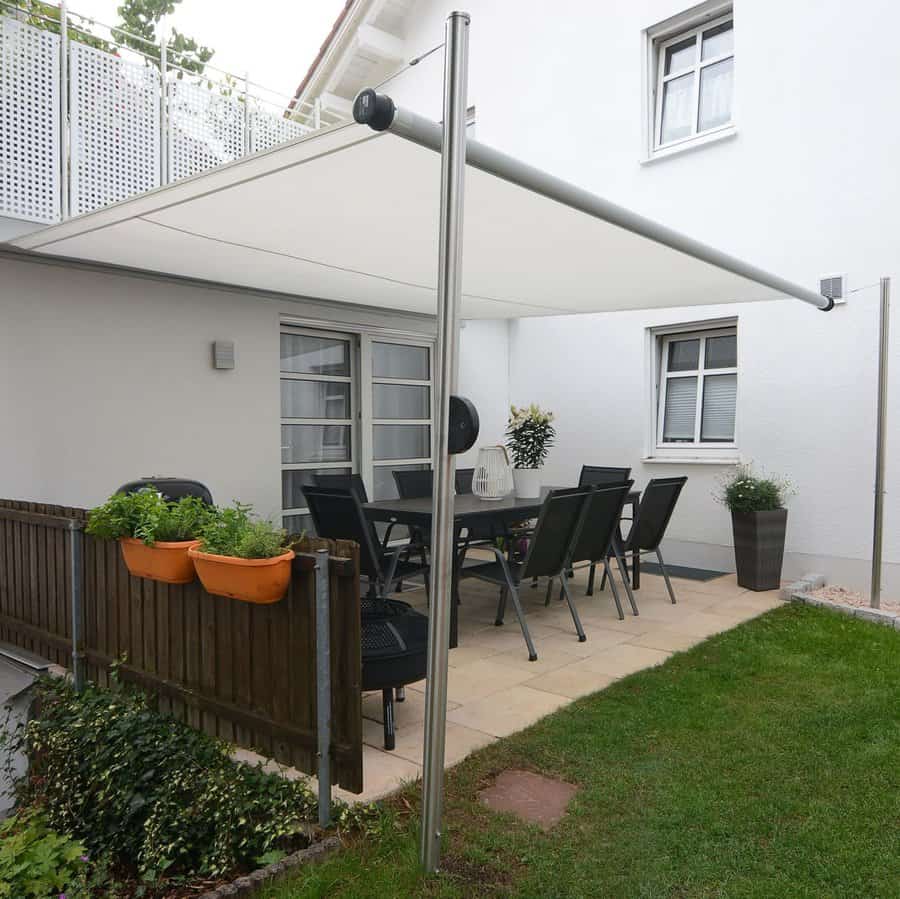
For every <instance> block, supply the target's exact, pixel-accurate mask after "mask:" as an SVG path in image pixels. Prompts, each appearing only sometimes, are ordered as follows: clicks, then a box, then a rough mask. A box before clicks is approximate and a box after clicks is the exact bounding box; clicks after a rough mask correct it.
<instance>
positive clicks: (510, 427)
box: [506, 404, 556, 468]
mask: <svg viewBox="0 0 900 899" xmlns="http://www.w3.org/2000/svg"><path fill="white" fill-rule="evenodd" d="M552 422H553V413H552V412H542V411H541V409H540V407H539V406H536V405H534V404H532V405H530V406H528V407H527V408H522V409H517V408H516V407H515V406H510V407H509V421H508V422H507V425H506V445H507V447H508V448H509V453H510V455H511V456H512V459H513V465H514V466H515V467H516V468H540V467H541V466H542V465H543V464H544V460H545V459H546V458H547V453H549V452H550V447H552V446H553V443H554V441H555V440H556V430H555V429H554V427H553V424H552Z"/></svg>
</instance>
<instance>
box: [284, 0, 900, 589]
mask: <svg viewBox="0 0 900 899" xmlns="http://www.w3.org/2000/svg"><path fill="white" fill-rule="evenodd" d="M356 6H357V7H358V8H359V9H358V10H357V13H356V15H357V19H356V21H358V22H360V23H361V25H360V27H363V28H369V29H373V28H377V27H378V26H379V25H381V26H382V27H385V28H392V29H393V30H392V32H391V33H392V35H393V37H395V38H396V39H398V40H402V41H403V52H402V54H395V57H396V56H397V55H399V56H400V57H401V58H402V59H406V60H409V59H413V58H415V57H418V56H419V55H421V54H423V53H424V52H427V51H428V50H430V49H431V48H432V47H433V46H434V45H435V44H436V43H437V42H438V41H439V40H440V39H441V34H442V31H441V29H442V24H443V21H444V18H445V16H446V14H447V13H448V12H449V11H450V10H451V9H453V8H455V6H454V4H451V3H449V2H428V0H426V2H419V3H416V4H414V5H413V6H412V7H411V8H409V9H408V10H407V11H406V12H405V14H404V15H403V16H402V17H400V18H398V17H397V16H395V17H394V18H392V19H388V18H386V17H385V14H384V12H383V7H386V6H390V4H379V3H372V4H369V5H367V4H365V3H360V4H357V5H356ZM465 8H466V10H467V11H468V12H470V13H471V15H472V26H471V38H470V39H471V62H470V78H469V92H468V103H469V105H470V107H471V109H470V114H471V118H472V119H473V122H474V124H473V126H472V127H473V128H474V132H475V134H477V138H478V140H479V141H482V142H484V143H487V144H490V145H492V146H495V147H497V148H498V149H501V150H503V151H505V152H508V153H510V154H512V155H515V156H517V157H518V158H521V159H523V160H524V161H526V162H529V163H531V164H533V165H535V166H538V167H540V168H542V169H545V170H547V171H549V172H551V173H553V174H555V175H558V176H560V177H563V178H565V179H567V180H569V181H572V182H574V183H577V184H579V185H581V186H583V187H585V188H587V189H588V190H591V191H593V192H595V193H597V194H599V195H600V196H603V197H606V198H607V199H610V200H613V201H615V202H619V203H622V204H623V205H625V206H627V207H629V208H631V209H634V210H635V211H637V212H640V213H643V214H645V215H647V216H649V217H650V218H653V219H656V220H657V221H660V222H662V223H664V224H667V225H670V226H672V227H675V228H678V229H679V230H681V231H683V232H684V233H686V234H689V235H691V236H693V237H696V238H699V239H701V240H704V241H707V242H709V243H712V244H714V245H716V246H718V247H720V248H721V249H723V250H725V251H727V252H730V253H732V254H734V255H736V256H738V257H741V258H747V259H753V260H755V261H757V262H758V263H759V264H761V265H764V266H765V267H767V268H769V270H771V271H777V272H779V273H781V274H783V275H784V276H785V277H789V278H791V279H792V280H794V281H795V282H797V283H800V284H807V285H809V286H810V287H812V288H814V289H815V288H816V287H817V286H819V284H820V282H821V281H822V280H823V279H827V278H830V277H838V278H840V282H839V283H840V290H841V291H842V293H843V298H844V299H845V300H846V302H844V303H842V304H840V305H839V306H838V308H836V309H835V310H834V311H833V312H832V313H831V314H829V315H821V316H810V315H809V314H808V310H807V309H804V308H800V307H798V306H797V304H793V303H791V302H790V301H783V302H773V303H759V304H740V305H733V306H732V305H723V306H722V307H721V308H710V307H702V308H701V307H697V308H693V309H692V308H685V309H680V310H677V311H673V310H665V311H659V312H646V313H643V312H642V313H606V314H602V315H597V316H592V317H583V316H577V317H559V318H544V319H521V320H517V321H513V322H510V323H509V325H508V326H507V325H498V324H494V323H490V324H488V323H469V325H468V327H467V329H466V330H465V331H464V333H463V362H462V370H461V379H462V388H461V389H463V391H464V392H468V394H469V395H470V396H472V397H473V399H475V401H476V402H477V403H478V405H479V407H480V408H481V409H482V410H483V419H484V420H486V421H485V424H486V427H485V429H484V434H483V436H484V437H485V438H486V439H491V440H498V441H499V440H500V438H501V433H502V423H503V422H502V420H501V418H502V417H501V416H500V414H499V412H500V410H501V409H503V407H504V406H505V405H506V403H507V401H508V402H512V403H515V404H523V403H530V402H537V403H540V404H541V405H542V406H547V407H549V408H551V409H553V411H554V412H555V413H556V415H557V426H558V430H559V441H558V446H557V448H556V449H555V450H554V451H553V452H552V454H551V456H550V458H549V461H548V465H547V471H546V480H547V483H550V484H568V483H573V479H574V478H577V475H578V471H579V469H580V466H581V465H582V464H587V463H590V464H598V465H631V466H632V473H633V476H634V477H635V479H636V481H637V482H638V484H640V483H644V482H646V481H647V480H648V479H649V478H652V477H659V476H665V475H671V474H686V475H688V476H689V478H690V480H689V482H688V487H687V488H686V489H685V491H684V493H683V494H682V499H681V503H680V506H679V509H678V510H677V513H676V516H675V518H674V519H673V522H672V525H671V527H670V530H669V532H668V537H667V541H666V542H667V547H666V551H667V558H671V560H672V561H673V562H674V561H676V560H677V561H679V562H682V563H685V564H694V565H701V566H704V567H710V568H716V569H720V570H732V569H733V556H732V550H731V532H730V521H729V518H728V514H727V511H726V510H725V509H723V508H722V507H720V506H718V505H716V504H715V503H714V502H713V501H712V499H711V494H712V492H713V491H714V490H715V488H716V485H717V482H718V479H719V478H720V477H721V476H723V475H727V474H728V473H729V472H730V471H731V470H732V466H733V464H734V462H735V461H736V460H744V461H752V462H754V463H755V464H756V465H758V466H760V467H762V468H764V469H766V470H769V471H772V472H776V473H781V474H783V475H785V476H787V477H788V478H789V479H790V480H791V481H792V482H793V483H794V485H795V487H796V490H797V494H796V496H795V497H794V498H793V499H792V501H791V503H790V514H789V523H788V537H787V553H786V562H785V574H786V575H787V576H792V575H799V574H802V573H804V572H806V571H811V570H817V571H819V570H820V571H822V572H823V573H825V574H826V575H827V576H828V578H829V580H831V581H832V582H837V583H843V584H846V585H849V586H853V587H856V588H861V589H865V588H866V586H867V583H868V572H869V561H868V560H869V559H870V558H871V532H872V503H873V489H872V488H873V477H874V464H873V459H874V441H875V391H876V383H877V368H876V358H875V356H876V351H877V340H878V334H877V327H878V288H877V282H878V280H879V277H881V276H891V275H893V276H894V277H895V279H896V276H897V275H898V273H900V272H898V270H900V242H898V240H897V236H896V228H895V226H894V224H893V214H892V213H893V210H894V209H896V207H897V204H898V201H900V181H898V179H897V177H896V175H895V173H894V166H895V160H896V158H897V153H898V150H900V125H898V124H897V123H896V122H893V121H892V120H891V119H890V117H889V116H885V115H884V110H887V109H890V108H892V107H893V106H894V105H895V104H896V101H897V99H898V84H897V79H896V77H895V73H894V62H893V59H894V50H893V47H892V41H891V38H890V33H891V28H890V23H897V21H898V15H900V13H898V11H897V9H896V7H895V6H893V5H892V4H889V3H887V2H884V0H873V2H870V3H866V4H864V5H863V7H861V8H857V9H854V10H850V9H849V8H848V7H847V5H846V4H845V3H841V2H840V0H826V2H824V3H815V4H812V3H791V4H783V3H776V2H772V0H754V2H747V0H736V2H734V3H722V2H707V3H702V4H699V5H693V4H691V3H689V2H685V0H627V2H626V0H619V2H615V0H610V2H605V3H588V2H582V0H564V2H562V3H559V4H555V5H554V6H553V7H552V8H549V7H547V5H546V4H540V3H537V2H530V0H524V2H515V3H513V2H509V0H507V2H503V0H472V2H471V3H469V4H468V5H467V6H465ZM386 23H389V24H386ZM345 27H346V26H345ZM366 33H367V34H370V33H371V32H370V31H369V32H366ZM338 38H339V39H342V40H343V46H344V47H345V49H344V52H343V55H339V56H335V57H332V58H330V59H329V57H328V56H326V57H325V58H324V59H323V61H322V62H321V63H320V65H319V68H318V69H317V70H314V71H313V72H312V73H311V77H309V78H308V79H307V82H306V84H305V87H304V93H303V94H302V95H301V96H303V97H307V98H308V97H313V96H316V95H321V96H323V98H326V99H327V101H328V102H330V103H332V104H333V105H334V107H335V108H336V109H337V108H340V107H341V102H342V92H343V99H344V100H350V99H352V95H353V92H354V91H355V90H358V89H360V88H362V87H364V86H368V85H366V84H365V83H363V82H362V81H354V80H353V79H352V78H350V77H348V75H347V72H348V71H354V68H355V66H356V65H357V64H358V63H359V60H360V59H362V58H364V57H368V58H369V59H370V60H371V58H372V53H371V51H370V50H367V48H366V47H365V46H364V45H363V43H361V42H359V41H357V42H356V43H354V41H353V40H352V39H351V36H350V35H346V36H344V35H343V34H342V32H341V31H340V30H339V31H338ZM370 43H371V41H370ZM401 67H402V64H401V63H400V62H399V61H398V60H397V59H396V58H395V60H394V63H393V68H391V67H390V66H389V64H388V63H387V62H384V63H383V64H382V66H381V68H378V69H377V70H376V71H374V72H372V71H369V72H366V74H367V75H369V77H374V76H378V77H377V80H379V81H380V80H381V78H383V77H386V73H388V74H389V73H390V72H391V71H397V70H398V69H400V68H401ZM335 75H337V77H335ZM440 79H441V56H440V54H437V53H436V54H434V55H432V56H431V57H429V58H427V59H425V60H423V61H422V62H421V63H419V64H417V65H416V66H414V67H411V68H408V69H406V70H405V71H404V72H403V73H402V74H400V75H397V76H396V77H395V78H393V79H392V80H391V81H389V82H388V83H387V84H386V85H385V86H384V88H383V90H384V91H385V92H387V93H389V94H390V95H391V96H392V97H393V98H394V99H395V100H396V102H397V103H398V104H399V105H405V106H409V107H411V108H412V109H415V110H416V111H418V112H421V113H423V114H426V115H429V116H431V117H433V118H439V117H440V102H441V91H440ZM638 275H639V273H636V277H637V276H638ZM559 278H560V285H561V288H563V287H564V286H565V283H566V272H563V271H561V272H560V273H559ZM872 285H875V286H872ZM837 286H838V284H837V283H833V284H826V285H825V287H826V289H829V288H832V289H834V288H836V287H837ZM597 289H598V290H602V289H603V285H601V284H598V285H597ZM894 320H895V321H896V320H897V317H896V316H895V317H894ZM896 333H897V327H896V325H895V327H894V334H895V335H896ZM675 335H677V337H676V336H675ZM728 335H733V338H734V339H733V341H731V340H728V339H718V340H716V339H714V338H715V337H718V338H724V337H727V336H728ZM679 341H684V342H683V343H678V342H679ZM896 341H897V338H896V337H895V339H894V341H893V342H892V344H891V347H892V350H891V362H892V363H893V371H892V373H891V379H890V385H889V415H888V422H889V430H888V443H889V447H891V446H893V447H896V446H897V441H898V439H900V416H898V414H897V413H898V411H900V397H898V389H900V371H898V366H900V360H898V354H897V352H896V349H895V347H896V346H897V342H896ZM672 343H676V344H677V345H676V346H675V347H673V348H672V352H680V353H683V355H684V359H682V360H680V361H675V362H673V363H672V365H668V366H667V364H666V361H665V360H667V359H668V358H669V348H670V345H671V344H672ZM717 346H718V349H719V350H722V351H725V349H726V347H727V348H728V350H727V352H725V353H724V355H723V356H722V358H720V359H719V360H718V361H717V362H715V363H714V364H715V365H716V366H717V367H716V368H714V369H709V370H708V371H706V372H704V371H703V351H704V349H706V350H707V352H709V350H715V349H716V347H717ZM476 347H477V349H476ZM476 359H477V360H484V359H490V360H491V369H492V371H491V376H490V377H484V373H483V370H482V369H481V367H480V366H479V364H478V363H476V362H475V360H476ZM504 359H505V360H506V363H507V364H506V369H507V372H508V374H507V377H506V378H505V379H504V378H503V377H502V375H501V372H502V368H503V364H502V361H501V360H504ZM698 364H699V370H698ZM667 367H668V368H669V369H672V368H673V367H674V369H675V370H669V371H667V370H666V369H667ZM672 375H675V376H676V377H675V378H673V377H672ZM704 384H705V390H706V396H705V398H704V386H703V385H704ZM667 385H668V386H669V387H670V388H673V387H674V388H675V390H674V391H673V390H672V389H670V390H669V391H668V392H667V391H666V387H667ZM704 399H705V403H706V414H705V419H704ZM667 408H668V418H669V421H668V423H667V422H666V410H667ZM488 410H490V411H488ZM484 413H486V414H484ZM898 475H900V463H898V461H897V454H896V453H895V452H892V451H891V450H890V449H889V453H888V475H887V483H888V497H887V503H886V518H885V563H886V564H885V589H886V590H887V592H888V593H897V592H898V591H900V506H898V504H897V502H896V501H892V500H891V496H892V492H891V485H892V484H894V483H896V482H897V477H898Z"/></svg>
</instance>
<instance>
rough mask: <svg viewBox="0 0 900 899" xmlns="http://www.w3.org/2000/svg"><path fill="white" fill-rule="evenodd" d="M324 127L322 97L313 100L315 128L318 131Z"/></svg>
mask: <svg viewBox="0 0 900 899" xmlns="http://www.w3.org/2000/svg"><path fill="white" fill-rule="evenodd" d="M321 127H322V98H321V97H316V99H315V100H313V128H314V129H315V130H316V131H318V130H319V128H321Z"/></svg>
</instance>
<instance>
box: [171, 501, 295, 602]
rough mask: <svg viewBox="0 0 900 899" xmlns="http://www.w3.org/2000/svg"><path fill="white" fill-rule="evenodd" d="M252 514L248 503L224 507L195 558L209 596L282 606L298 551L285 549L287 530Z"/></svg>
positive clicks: (204, 531)
mask: <svg viewBox="0 0 900 899" xmlns="http://www.w3.org/2000/svg"><path fill="white" fill-rule="evenodd" d="M251 511H252V507H251V506H247V505H243V504H242V503H235V504H234V505H233V506H232V507H231V508H228V509H219V510H218V511H217V513H216V515H215V517H214V518H212V519H210V521H208V522H207V523H206V525H205V526H204V527H203V529H202V531H201V534H200V542H199V545H197V546H193V547H192V548H191V549H190V551H189V555H190V557H191V559H193V562H194V567H195V568H196V569H197V576H198V577H199V578H200V583H201V584H203V587H204V589H205V590H206V592H207V593H214V594H215V595H216V596H227V597H230V598H231V599H240V600H243V601H244V602H253V603H260V604H267V603H273V602H278V600H280V599H281V598H282V597H283V596H284V594H285V591H286V590H287V587H288V583H289V582H290V579H291V561H292V560H293V558H294V551H293V550H292V549H290V548H289V547H288V546H286V545H285V541H286V538H287V534H286V532H285V531H284V529H283V528H277V527H275V525H274V524H272V522H270V521H266V520H265V519H259V518H253V517H252V515H251Z"/></svg>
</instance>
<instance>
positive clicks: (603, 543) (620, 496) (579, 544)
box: [547, 479, 638, 619]
mask: <svg viewBox="0 0 900 899" xmlns="http://www.w3.org/2000/svg"><path fill="white" fill-rule="evenodd" d="M633 485H634V481H632V480H630V479H629V480H627V481H625V482H624V483H622V484H619V485H618V486H615V487H609V486H606V487H595V488H594V490H593V492H592V493H591V496H590V501H589V502H588V504H587V507H586V510H585V513H584V521H583V523H582V526H581V528H580V529H579V532H578V538H577V539H576V541H575V543H574V544H573V545H572V553H571V557H570V559H569V562H568V564H567V565H566V574H565V576H566V577H571V572H572V568H573V567H574V566H575V565H577V564H578V563H579V562H590V563H591V571H592V572H593V570H594V566H596V565H602V566H603V574H604V578H607V577H608V578H609V585H610V587H611V588H612V594H613V599H614V600H615V603H616V611H617V612H618V613H619V618H620V619H622V618H624V617H625V613H624V612H623V611H622V603H621V601H620V599H619V591H618V589H617V587H616V582H615V581H614V580H613V578H612V575H611V574H610V570H609V560H610V558H613V557H615V559H616V561H617V562H618V565H619V571H620V572H621V574H622V578H623V580H624V582H625V592H626V593H627V594H628V600H629V602H630V603H631V609H632V611H633V612H634V614H635V615H637V614H638V609H637V604H636V603H635V600H634V594H633V593H632V591H631V585H630V584H629V583H628V576H627V572H626V569H625V567H624V565H625V563H624V560H623V558H622V553H621V550H620V549H619V548H618V544H617V539H618V536H619V522H620V521H621V518H622V507H623V506H624V505H625V501H626V500H627V499H628V494H629V492H630V491H631V488H632V486H633ZM551 583H552V582H551ZM560 598H562V597H560ZM549 600H550V589H549V588H548V590H547V602H549Z"/></svg>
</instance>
